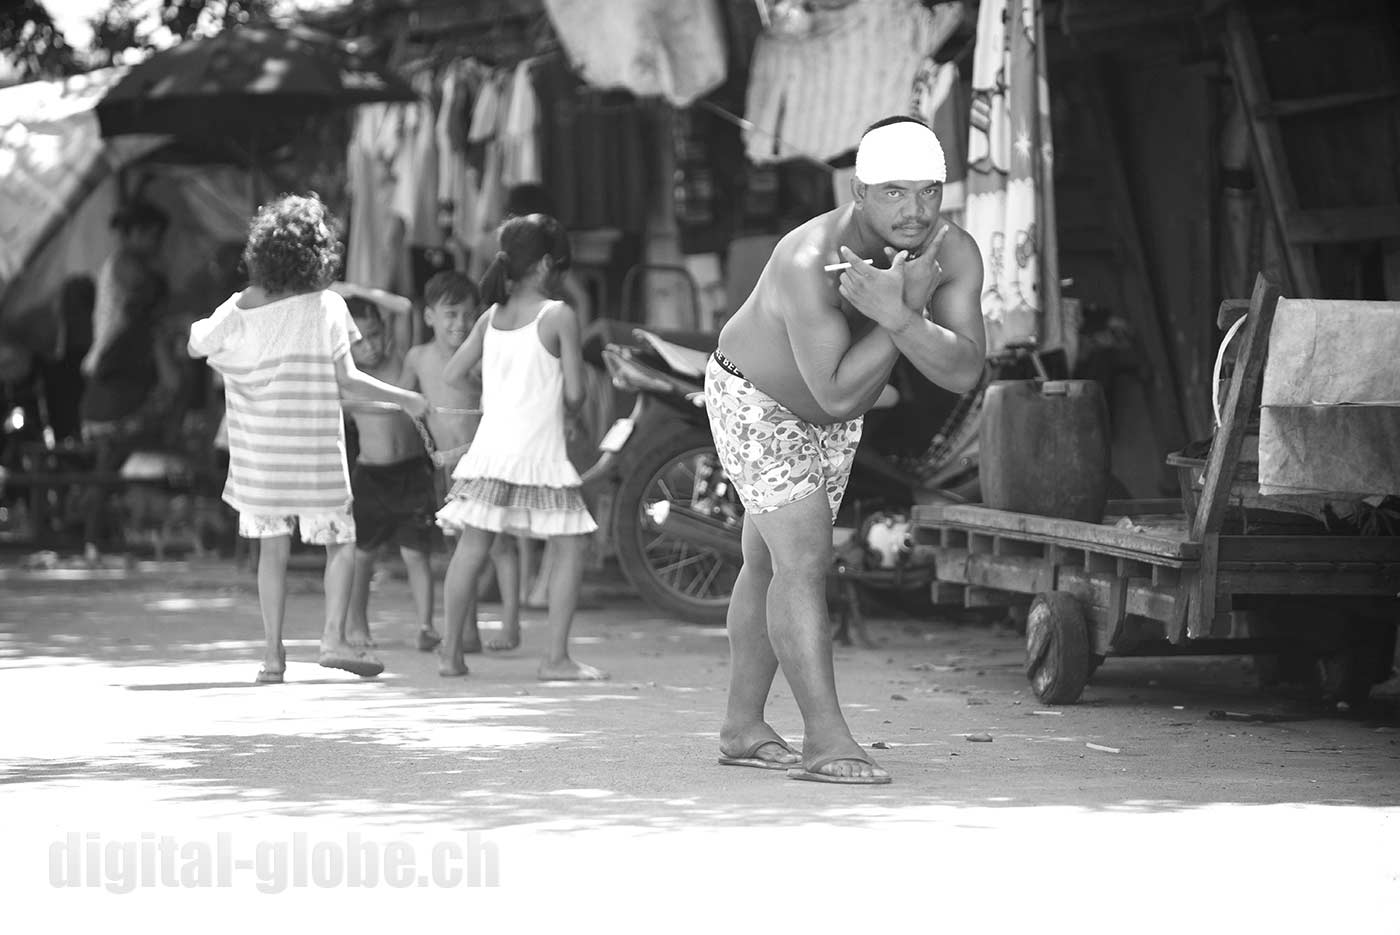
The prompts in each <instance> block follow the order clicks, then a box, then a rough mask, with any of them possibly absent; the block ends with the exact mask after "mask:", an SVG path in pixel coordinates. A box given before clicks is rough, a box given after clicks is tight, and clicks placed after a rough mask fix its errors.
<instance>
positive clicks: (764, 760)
mask: <svg viewBox="0 0 1400 935" xmlns="http://www.w3.org/2000/svg"><path fill="white" fill-rule="evenodd" d="M719 753H720V759H719V762H720V765H722V766H754V767H758V768H760V769H787V768H789V767H793V766H800V765H802V756H801V754H799V753H797V752H796V751H795V750H793V748H792V746H791V745H790V744H789V743H788V742H787V741H786V740H784V739H783V738H782V737H780V736H779V735H778V732H777V731H775V730H774V729H773V728H771V727H769V726H768V725H767V724H766V723H764V722H763V721H759V722H758V723H757V724H749V725H746V726H744V727H734V728H731V727H730V726H729V725H727V724H726V725H725V726H724V727H721V728H720V731H719Z"/></svg>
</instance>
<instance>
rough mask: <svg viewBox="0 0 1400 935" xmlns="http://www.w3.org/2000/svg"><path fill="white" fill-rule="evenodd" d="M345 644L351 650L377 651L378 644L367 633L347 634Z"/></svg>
mask: <svg viewBox="0 0 1400 935" xmlns="http://www.w3.org/2000/svg"><path fill="white" fill-rule="evenodd" d="M345 643H346V645H348V646H350V647H351V648H352V649H378V648H379V644H378V643H376V642H375V641H374V637H372V636H370V635H369V634H368V633H347V634H345Z"/></svg>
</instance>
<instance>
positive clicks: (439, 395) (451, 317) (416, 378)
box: [403, 271, 520, 653]
mask: <svg viewBox="0 0 1400 935" xmlns="http://www.w3.org/2000/svg"><path fill="white" fill-rule="evenodd" d="M423 301H424V302H425V307H424V309H423V317H424V320H425V321H426V322H427V324H428V326H429V327H430V328H432V329H433V339H432V340H431V341H429V342H428V343H427V344H419V345H417V346H416V347H413V348H410V349H409V351H408V354H407V356H406V357H405V359H404V368H403V385H404V386H406V387H408V388H409V389H416V390H418V391H419V392H421V393H422V394H423V395H424V396H426V397H427V399H428V402H429V403H430V404H431V405H432V407H433V408H432V412H431V413H430V414H429V415H428V429H429V431H430V432H431V434H432V438H433V443H434V445H435V446H436V447H437V449H438V450H437V451H435V452H434V453H433V463H434V464H435V465H436V466H437V468H438V473H437V476H436V478H435V479H436V480H438V481H439V482H440V485H441V486H440V489H439V495H438V497H437V502H438V503H439V504H440V503H442V502H443V501H444V500H445V499H446V496H447V491H448V489H449V488H450V486H451V481H452V469H453V468H454V467H455V466H456V464H457V461H458V460H459V459H460V458H461V457H462V455H464V454H466V453H467V450H468V449H469V448H470V447H471V443H472V439H473V438H474V437H475V435H476V429H477V424H478V423H479V422H480V416H479V415H470V414H468V413H471V412H473V411H475V412H478V413H479V412H480V410H481V373H480V370H473V371H472V372H471V373H469V374H468V375H467V379H466V380H465V381H464V382H462V383H449V382H447V381H446V380H445V379H443V375H442V374H443V370H444V369H445V368H446V367H447V362H448V361H449V360H451V359H452V355H453V354H455V353H456V352H457V349H458V348H460V347H461V346H462V342H463V341H465V340H466V339H467V334H468V332H470V331H471V329H472V327H473V326H474V325H475V324H476V320H477V316H478V313H479V312H480V307H481V294H480V291H479V290H478V289H477V285H476V283H475V282H473V281H472V280H471V279H470V278H469V277H468V276H467V275H466V274H464V273H459V272H456V271H444V272H441V273H437V274H435V275H434V276H433V277H432V278H431V279H429V280H428V282H427V285H426V286H425V287H424V291H423ZM517 549H518V546H517V543H516V538H515V537H514V536H510V535H505V534H502V535H499V536H497V537H496V541H495V542H494V543H493V544H492V546H491V562H492V564H493V565H494V566H495V571H496V581H497V583H498V585H499V589H500V592H501V615H502V625H503V627H504V631H505V633H504V635H503V636H502V638H501V639H499V640H493V641H491V642H490V643H488V644H487V646H486V648H488V649H495V650H508V649H515V648H516V647H517V646H519V645H520V564H519V558H518V552H517ZM485 573H486V570H485V569H483V576H484V575H485ZM467 610H468V608H467V607H466V605H465V604H459V603H454V604H453V605H452V608H451V611H450V615H449V618H448V620H447V622H446V623H445V624H444V626H445V627H446V628H447V630H448V631H449V632H451V631H453V630H457V629H460V630H461V631H462V640H461V645H462V652H463V653H478V652H481V648H482V642H481V634H480V631H479V630H478V628H477V621H476V615H475V614H471V615H468V616H461V617H460V619H459V617H458V615H465V614H466V613H467ZM433 645H436V644H433ZM433 645H429V646H425V645H422V643H421V642H420V645H419V648H420V649H425V650H427V649H432V648H433Z"/></svg>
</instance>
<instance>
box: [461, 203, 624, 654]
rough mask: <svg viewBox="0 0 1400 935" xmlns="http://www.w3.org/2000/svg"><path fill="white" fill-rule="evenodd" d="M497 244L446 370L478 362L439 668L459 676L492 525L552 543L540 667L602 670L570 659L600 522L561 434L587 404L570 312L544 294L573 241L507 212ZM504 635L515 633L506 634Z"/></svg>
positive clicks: (539, 217)
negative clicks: (473, 312)
mask: <svg viewBox="0 0 1400 935" xmlns="http://www.w3.org/2000/svg"><path fill="white" fill-rule="evenodd" d="M500 245H501V250H500V252H499V253H497V254H496V257H495V259H494V260H492V261H491V265H490V266H489V267H488V268H487V270H486V273H485V275H484V276H483V278H482V283H481V295H482V299H483V300H484V301H485V302H486V303H487V304H488V305H489V308H487V310H486V312H485V313H484V314H483V315H482V316H481V318H480V319H478V320H477V323H476V326H475V327H474V328H473V329H472V332H471V334H470V336H468V338H467V340H466V341H465V342H464V343H463V344H462V346H461V347H460V348H458V349H457V352H456V353H455V354H453V356H452V359H451V360H449V361H448V363H447V366H446V368H444V370H443V378H444V379H445V380H447V381H448V382H451V383H461V382H465V380H466V379H467V375H468V374H469V373H470V372H471V370H472V368H473V367H475V366H476V365H477V363H478V362H480V364H481V410H482V415H481V424H480V426H479V427H478V428H477V431H476V437H475V439H473V441H472V446H471V448H470V449H469V450H468V451H467V453H466V454H464V455H463V456H462V459H461V460H460V461H458V462H457V467H456V469H455V470H454V471H453V472H452V477H453V480H454V484H453V486H452V490H451V491H450V492H449V493H448V496H447V503H446V504H445V505H444V506H443V508H442V509H441V510H439V511H438V514H437V521H438V525H440V526H442V527H443V528H444V529H445V530H447V531H449V532H452V533H455V534H456V536H457V547H456V549H455V550H454V551H453V553H452V560H451V562H450V563H449V564H448V566H447V579H446V581H445V582H444V588H443V599H444V604H445V607H444V610H445V612H446V618H447V619H446V621H445V623H446V631H447V632H446V634H445V636H446V638H445V640H444V642H443V645H442V652H443V662H442V668H441V672H442V674H443V675H466V674H467V666H466V663H465V661H464V660H463V658H462V630H463V626H464V624H465V622H466V620H467V619H468V618H473V619H474V618H475V616H476V585H477V577H478V575H479V574H480V572H481V569H482V566H483V564H484V563H485V561H486V559H487V555H488V553H489V550H490V547H491V542H492V540H493V539H494V538H495V536H496V534H497V533H502V532H504V533H511V534H514V535H522V536H531V537H534V538H537V539H550V540H555V541H556V542H557V545H556V549H557V563H558V564H557V565H556V568H555V571H554V574H553V576H552V577H551V581H550V585H549V623H550V628H551V631H552V632H551V637H550V645H549V648H548V650H547V652H546V653H545V658H544V661H543V662H541V663H540V668H539V677H540V678H541V679H543V680H552V679H603V678H607V675H606V673H604V672H602V671H600V670H599V669H596V668H594V667H593V666H588V665H584V664H582V663H579V662H575V661H574V660H573V659H571V658H570V657H569V628H570V626H571V625H572V624H573V618H574V610H575V608H576V607H577V606H578V597H579V583H580V581H581V580H582V576H583V555H584V546H585V544H586V542H587V540H588V536H589V535H590V534H591V533H593V532H594V531H595V530H596V529H597V528H598V527H597V524H596V523H594V522H593V517H592V516H591V515H590V514H589V512H588V508H587V506H585V505H584V502H583V495H582V493H581V492H580V490H579V476H578V472H577V471H576V470H574V467H573V464H571V463H570V461H569V456H568V451H567V449H566V447H565V441H564V410H565V408H566V407H567V408H568V409H569V410H571V411H573V410H577V409H578V408H579V406H581V405H582V404H583V394H584V383H583V357H582V354H581V352H580V348H579V343H580V342H579V324H578V319H577V317H576V316H575V314H574V310H573V309H572V308H570V307H569V306H568V305H567V304H566V303H564V302H560V301H557V300H555V299H552V298H550V297H549V296H550V295H551V294H552V292H553V287H554V286H555V285H556V284H557V283H556V280H557V277H559V276H560V275H562V274H563V272H564V270H566V269H568V268H569V260H570V251H569V240H568V237H567V235H566V234H565V233H564V229H563V227H562V226H560V224H559V222H558V221H556V220H555V219H554V218H552V217H549V216H548V215H544V214H529V215H525V216H523V217H515V218H511V219H510V220H508V221H506V222H505V224H504V225H503V226H502V227H501V232H500ZM504 637H505V642H506V643H507V644H509V643H511V642H515V641H518V640H519V633H518V632H517V633H513V634H512V633H506V634H504Z"/></svg>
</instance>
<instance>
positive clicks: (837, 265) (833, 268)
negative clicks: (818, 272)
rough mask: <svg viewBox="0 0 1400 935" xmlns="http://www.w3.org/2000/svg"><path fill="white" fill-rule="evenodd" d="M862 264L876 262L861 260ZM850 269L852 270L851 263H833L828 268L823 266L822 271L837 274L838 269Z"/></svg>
mask: <svg viewBox="0 0 1400 935" xmlns="http://www.w3.org/2000/svg"><path fill="white" fill-rule="evenodd" d="M861 262H862V263H874V262H875V261H874V260H861ZM850 268H851V264H850V263H831V264H829V265H827V266H823V267H822V269H823V270H824V271H826V272H828V273H834V272H836V271H837V270H838V269H850Z"/></svg>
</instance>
